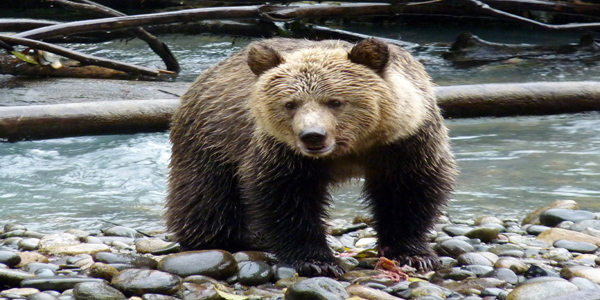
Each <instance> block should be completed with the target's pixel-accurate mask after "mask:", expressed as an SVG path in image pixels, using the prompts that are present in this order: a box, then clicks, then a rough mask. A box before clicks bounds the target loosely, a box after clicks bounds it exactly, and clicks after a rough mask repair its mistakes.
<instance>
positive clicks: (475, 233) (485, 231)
mask: <svg viewBox="0 0 600 300" xmlns="http://www.w3.org/2000/svg"><path fill="white" fill-rule="evenodd" d="M499 233H500V230H498V228H493V227H475V228H473V229H471V230H469V231H468V232H466V233H465V234H464V236H466V237H468V238H471V239H480V240H481V241H482V242H484V243H489V242H491V241H492V240H495V239H496V238H498V234H499Z"/></svg>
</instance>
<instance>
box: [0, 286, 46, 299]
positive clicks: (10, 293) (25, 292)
mask: <svg viewBox="0 0 600 300" xmlns="http://www.w3.org/2000/svg"><path fill="white" fill-rule="evenodd" d="M39 292H40V291H39V290H38V289H33V288H13V289H8V290H3V291H1V292H0V297H6V298H9V299H22V298H26V297H29V296H30V295H33V294H36V293H39Z"/></svg>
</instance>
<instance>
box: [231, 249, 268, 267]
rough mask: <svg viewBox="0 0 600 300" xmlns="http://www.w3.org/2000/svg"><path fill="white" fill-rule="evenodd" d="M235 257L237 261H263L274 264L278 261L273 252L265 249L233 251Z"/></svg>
mask: <svg viewBox="0 0 600 300" xmlns="http://www.w3.org/2000/svg"><path fill="white" fill-rule="evenodd" d="M233 258H234V259H235V261H236V262H237V263H241V262H245V261H262V262H265V263H267V264H273V263H274V262H275V261H276V259H275V256H274V255H273V254H271V253H269V252H263V251H239V252H236V253H233Z"/></svg>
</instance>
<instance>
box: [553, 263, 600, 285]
mask: <svg viewBox="0 0 600 300" xmlns="http://www.w3.org/2000/svg"><path fill="white" fill-rule="evenodd" d="M560 275H561V276H562V277H564V278H566V279H571V278H573V277H582V278H586V279H588V280H591V281H592V282H595V283H598V284H600V269H599V268H592V267H586V266H568V267H564V268H562V270H561V271H560Z"/></svg>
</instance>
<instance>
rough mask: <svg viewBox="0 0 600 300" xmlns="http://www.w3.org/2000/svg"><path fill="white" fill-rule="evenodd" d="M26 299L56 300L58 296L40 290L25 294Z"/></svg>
mask: <svg viewBox="0 0 600 300" xmlns="http://www.w3.org/2000/svg"><path fill="white" fill-rule="evenodd" d="M27 300H58V297H56V296H54V295H52V294H51V293H47V292H42V293H36V294H33V295H29V296H27Z"/></svg>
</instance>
